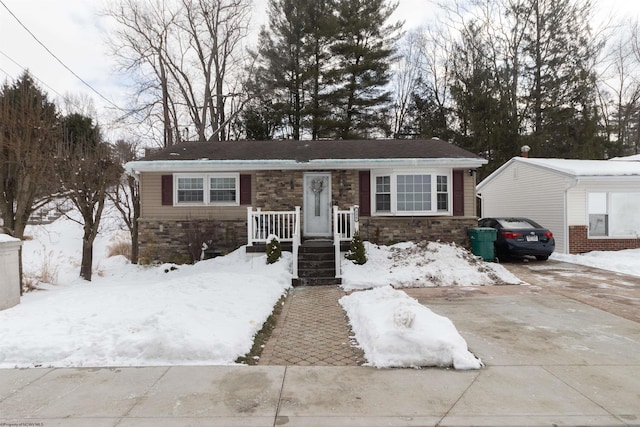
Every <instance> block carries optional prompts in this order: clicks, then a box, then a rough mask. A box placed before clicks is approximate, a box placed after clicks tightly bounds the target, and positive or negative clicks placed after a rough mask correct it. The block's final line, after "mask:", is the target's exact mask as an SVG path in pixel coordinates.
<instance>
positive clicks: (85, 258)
mask: <svg viewBox="0 0 640 427" xmlns="http://www.w3.org/2000/svg"><path fill="white" fill-rule="evenodd" d="M92 267H93V241H92V240H91V237H89V236H86V232H85V236H84V237H83V238H82V262H81V264H80V277H82V278H83V279H84V280H86V281H88V282H90V281H91V270H92Z"/></svg>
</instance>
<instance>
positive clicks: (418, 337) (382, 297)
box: [340, 286, 483, 369]
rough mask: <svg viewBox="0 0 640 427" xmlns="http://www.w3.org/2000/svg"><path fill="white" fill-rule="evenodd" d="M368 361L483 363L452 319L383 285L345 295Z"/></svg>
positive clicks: (461, 365)
mask: <svg viewBox="0 0 640 427" xmlns="http://www.w3.org/2000/svg"><path fill="white" fill-rule="evenodd" d="M340 304H341V305H342V307H343V308H344V310H345V311H346V312H347V315H348V316H349V321H350V323H351V326H352V328H353V331H354V332H355V335H356V339H357V340H358V343H359V344H360V347H361V348H362V349H363V350H364V353H365V357H366V359H367V362H368V363H367V364H368V365H371V366H375V367H378V368H390V367H422V366H438V367H450V366H453V367H454V368H455V369H480V368H481V367H482V366H483V364H482V362H481V361H480V360H479V359H478V358H476V357H475V356H474V355H473V354H472V353H470V352H469V351H468V349H467V343H466V341H465V340H464V339H463V338H462V337H461V336H460V334H459V333H458V331H457V330H456V328H455V326H454V325H453V323H452V322H451V321H450V320H449V319H448V318H446V317H442V316H439V315H437V314H435V313H433V312H432V311H431V310H429V309H428V308H427V307H425V306H423V305H422V304H420V303H419V302H418V301H417V300H415V299H414V298H411V297H409V296H408V295H407V294H406V293H404V292H402V291H398V290H395V289H393V288H392V287H390V286H385V287H381V288H377V289H373V290H368V291H361V292H354V293H353V294H351V295H348V296H345V297H342V298H341V299H340Z"/></svg>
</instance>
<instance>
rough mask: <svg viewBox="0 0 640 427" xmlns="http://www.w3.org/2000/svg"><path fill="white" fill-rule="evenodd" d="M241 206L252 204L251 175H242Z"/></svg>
mask: <svg viewBox="0 0 640 427" xmlns="http://www.w3.org/2000/svg"><path fill="white" fill-rule="evenodd" d="M240 204H241V205H250V204H251V175H240Z"/></svg>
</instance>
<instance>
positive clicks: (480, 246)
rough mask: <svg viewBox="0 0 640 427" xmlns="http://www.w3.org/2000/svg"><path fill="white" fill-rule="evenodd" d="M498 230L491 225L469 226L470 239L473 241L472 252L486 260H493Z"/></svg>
mask: <svg viewBox="0 0 640 427" xmlns="http://www.w3.org/2000/svg"><path fill="white" fill-rule="evenodd" d="M497 237H498V232H497V230H496V229H495V228H491V227H471V228H469V241H470V242H471V253H473V254H474V255H477V256H480V257H482V259H483V260H485V261H493V260H494V259H495V254H494V250H493V242H495V241H496V238H497Z"/></svg>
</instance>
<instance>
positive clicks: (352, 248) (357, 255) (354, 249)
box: [345, 233, 367, 265]
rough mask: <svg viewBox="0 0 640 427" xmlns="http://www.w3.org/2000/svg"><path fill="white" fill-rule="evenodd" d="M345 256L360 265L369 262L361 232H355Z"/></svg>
mask: <svg viewBox="0 0 640 427" xmlns="http://www.w3.org/2000/svg"><path fill="white" fill-rule="evenodd" d="M345 258H347V259H348V260H350V261H352V262H353V263H354V264H358V265H363V264H365V263H366V262H367V253H366V249H365V247H364V243H363V242H362V239H361V238H360V233H355V234H354V236H353V239H351V243H349V252H347V254H346V255H345Z"/></svg>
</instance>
